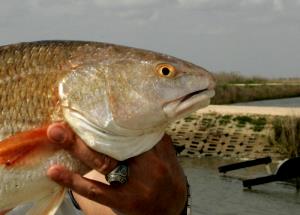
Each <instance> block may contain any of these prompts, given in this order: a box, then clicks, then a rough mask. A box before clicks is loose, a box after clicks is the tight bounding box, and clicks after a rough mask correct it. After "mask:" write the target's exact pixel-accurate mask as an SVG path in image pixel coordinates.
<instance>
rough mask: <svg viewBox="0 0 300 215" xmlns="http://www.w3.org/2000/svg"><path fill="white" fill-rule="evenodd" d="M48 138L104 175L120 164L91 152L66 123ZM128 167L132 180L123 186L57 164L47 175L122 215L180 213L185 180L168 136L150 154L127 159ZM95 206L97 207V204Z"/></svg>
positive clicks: (49, 133)
mask: <svg viewBox="0 0 300 215" xmlns="http://www.w3.org/2000/svg"><path fill="white" fill-rule="evenodd" d="M48 136H49V139H50V140H51V141H52V142H56V143H57V144H58V145H59V144H60V145H61V147H62V148H64V149H65V150H68V151H70V153H71V154H73V155H74V156H75V157H77V158H78V159H80V160H81V161H82V162H83V163H85V164H86V165H87V166H89V167H90V168H91V169H96V170H97V171H98V172H100V173H102V174H107V173H109V172H110V171H111V170H112V169H114V167H115V166H116V165H117V161H115V160H114V159H111V158H108V157H106V156H105V155H103V154H100V153H97V152H95V151H93V150H91V149H89V148H88V147H87V146H86V145H85V144H84V143H83V142H82V140H80V138H78V137H76V136H75V135H74V134H73V133H72V131H71V129H69V128H68V127H67V126H66V125H65V124H54V125H52V126H50V127H49V128H48ZM127 164H128V167H129V179H128V182H127V183H126V184H123V185H120V186H109V185H107V184H104V183H101V182H99V181H98V180H97V179H96V180H92V179H87V178H85V177H82V176H80V175H78V174H76V173H74V172H70V171H68V170H67V169H65V168H64V167H63V166H58V165H55V166H52V167H50V168H49V170H48V176H49V177H50V178H52V179H53V180H54V181H56V182H57V183H59V184H61V185H62V186H65V187H68V188H70V189H72V190H73V191H75V192H76V193H78V194H80V195H81V196H84V197H86V198H88V199H91V200H93V201H95V202H98V203H100V204H103V205H106V206H108V207H110V208H113V209H115V210H116V211H118V212H121V213H122V214H130V215H148V214H149V215H150V214H151V215H152V214H164V215H168V214H170V215H176V214H180V212H181V211H182V209H183V208H184V204H185V200H186V196H187V190H186V179H185V176H184V173H183V171H182V168H181V167H180V165H179V163H178V161H177V157H176V153H175V151H174V149H173V146H172V143H171V140H170V138H169V137H166V136H165V137H164V138H163V139H162V140H161V141H160V142H159V143H158V144H157V145H156V146H155V147H154V148H153V149H151V150H150V151H148V152H145V153H144V154H142V155H140V156H137V157H134V158H130V159H128V161H127ZM94 179H95V178H94ZM79 204H80V205H81V202H79ZM81 206H82V205H81ZM94 206H95V208H96V207H97V204H94ZM98 213H99V210H89V212H88V213H87V214H98Z"/></svg>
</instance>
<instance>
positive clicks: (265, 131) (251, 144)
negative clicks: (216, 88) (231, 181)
mask: <svg viewBox="0 0 300 215" xmlns="http://www.w3.org/2000/svg"><path fill="white" fill-rule="evenodd" d="M288 115H289V116H297V117H299V116H300V108H273V107H271V108H266V107H248V106H247V107H246V106H224V105H211V106H209V107H208V108H205V109H202V110H199V111H197V112H196V113H194V114H192V115H191V116H189V117H187V118H185V119H182V120H179V121H176V122H175V123H173V124H171V125H170V126H169V128H168V129H167V134H169V135H171V137H172V140H173V142H174V144H175V146H176V147H177V149H178V151H179V152H180V155H182V156H189V157H201V156H216V157H228V158H241V159H242V158H249V159H253V158H259V157H264V156H267V155H270V156H272V158H273V159H282V158H284V156H285V155H283V154H282V153H281V152H280V150H279V149H278V148H277V147H274V146H273V145H271V144H270V141H269V137H270V135H272V132H273V126H272V125H273V124H272V122H273V120H274V118H275V117H284V116H288Z"/></svg>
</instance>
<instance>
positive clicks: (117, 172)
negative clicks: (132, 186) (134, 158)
mask: <svg viewBox="0 0 300 215" xmlns="http://www.w3.org/2000/svg"><path fill="white" fill-rule="evenodd" d="M105 178H106V181H107V182H108V183H109V184H111V185H119V184H125V183H126V182H127V181H128V166H127V165H126V164H120V165H118V166H117V167H116V168H115V169H114V170H113V171H111V172H110V173H108V174H107V175H106V176H105Z"/></svg>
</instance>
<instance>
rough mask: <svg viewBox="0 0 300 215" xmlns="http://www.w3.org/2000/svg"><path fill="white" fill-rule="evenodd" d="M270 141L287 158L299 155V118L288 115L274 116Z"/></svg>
mask: <svg viewBox="0 0 300 215" xmlns="http://www.w3.org/2000/svg"><path fill="white" fill-rule="evenodd" d="M272 124H273V134H272V135H271V136H270V143H271V144H272V145H274V146H275V147H277V148H278V149H279V151H280V152H281V153H282V154H284V155H286V156H287V157H289V158H293V157H298V156H299V155H300V118H297V117H295V116H289V117H285V118H279V117H277V118H275V119H274V120H273V122H272Z"/></svg>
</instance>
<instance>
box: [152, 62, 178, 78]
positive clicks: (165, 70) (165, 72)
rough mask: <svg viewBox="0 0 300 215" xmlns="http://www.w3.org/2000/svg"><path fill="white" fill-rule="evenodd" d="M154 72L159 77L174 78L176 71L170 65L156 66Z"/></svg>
mask: <svg viewBox="0 0 300 215" xmlns="http://www.w3.org/2000/svg"><path fill="white" fill-rule="evenodd" d="M156 72H157V73H158V75H159V76H160V77H165V78H173V77H175V76H176V69H175V67H174V66H172V65H170V64H159V65H157V67H156Z"/></svg>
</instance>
